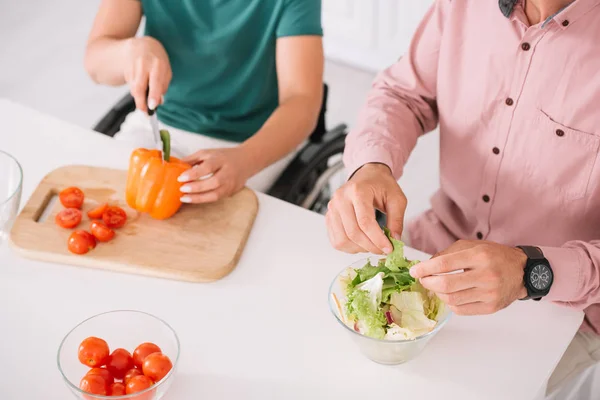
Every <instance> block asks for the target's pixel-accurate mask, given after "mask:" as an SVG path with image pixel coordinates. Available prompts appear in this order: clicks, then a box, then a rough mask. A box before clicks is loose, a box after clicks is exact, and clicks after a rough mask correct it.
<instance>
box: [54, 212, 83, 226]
mask: <svg viewBox="0 0 600 400" xmlns="http://www.w3.org/2000/svg"><path fill="white" fill-rule="evenodd" d="M81 218H82V214H81V211H79V210H78V209H76V208H65V209H64V210H61V211H60V212H59V213H58V214H56V217H55V218H54V222H56V225H58V226H60V227H61V228H66V229H71V228H75V227H76V226H77V225H79V223H80V222H81Z"/></svg>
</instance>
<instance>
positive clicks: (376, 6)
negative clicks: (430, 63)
mask: <svg viewBox="0 0 600 400" xmlns="http://www.w3.org/2000/svg"><path fill="white" fill-rule="evenodd" d="M432 3H433V0H323V28H324V31H325V36H324V42H325V52H326V54H327V57H328V58H329V59H332V60H336V61H341V62H344V63H347V64H349V65H352V66H355V67H359V68H362V69H367V70H370V71H379V70H381V69H383V68H385V67H387V66H388V65H390V64H392V63H393V62H394V61H396V60H397V59H398V57H399V56H400V55H402V54H403V53H404V52H405V51H406V50H407V48H408V45H409V43H410V39H411V37H412V35H413V32H414V31H415V29H416V28H417V26H418V24H419V22H420V21H421V19H422V18H423V15H425V12H426V11H427V9H428V8H429V7H430V5H431V4H432Z"/></svg>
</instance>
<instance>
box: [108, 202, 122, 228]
mask: <svg viewBox="0 0 600 400" xmlns="http://www.w3.org/2000/svg"><path fill="white" fill-rule="evenodd" d="M102 221H104V224H105V225H106V226H108V227H109V228H120V227H122V226H123V225H125V222H126V221H127V213H125V210H123V209H122V208H121V207H117V206H108V207H107V208H106V210H105V211H104V214H103V215H102Z"/></svg>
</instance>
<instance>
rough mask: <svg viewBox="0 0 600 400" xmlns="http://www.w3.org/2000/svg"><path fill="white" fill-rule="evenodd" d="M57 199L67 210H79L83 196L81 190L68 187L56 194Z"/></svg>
mask: <svg viewBox="0 0 600 400" xmlns="http://www.w3.org/2000/svg"><path fill="white" fill-rule="evenodd" d="M58 199H59V200H60V202H61V203H62V205H63V206H65V207H67V208H81V206H82V205H83V199H84V195H83V192H82V191H81V189H79V188H76V187H68V188H66V189H64V190H63V191H61V192H60V193H59V194H58Z"/></svg>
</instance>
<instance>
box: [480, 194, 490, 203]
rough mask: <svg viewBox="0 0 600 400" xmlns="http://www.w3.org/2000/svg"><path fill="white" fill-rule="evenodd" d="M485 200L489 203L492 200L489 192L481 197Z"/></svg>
mask: <svg viewBox="0 0 600 400" xmlns="http://www.w3.org/2000/svg"><path fill="white" fill-rule="evenodd" d="M481 199H482V200H483V201H484V202H486V203H489V202H490V196H488V195H487V194H484V195H483V197H482V198H481Z"/></svg>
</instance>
